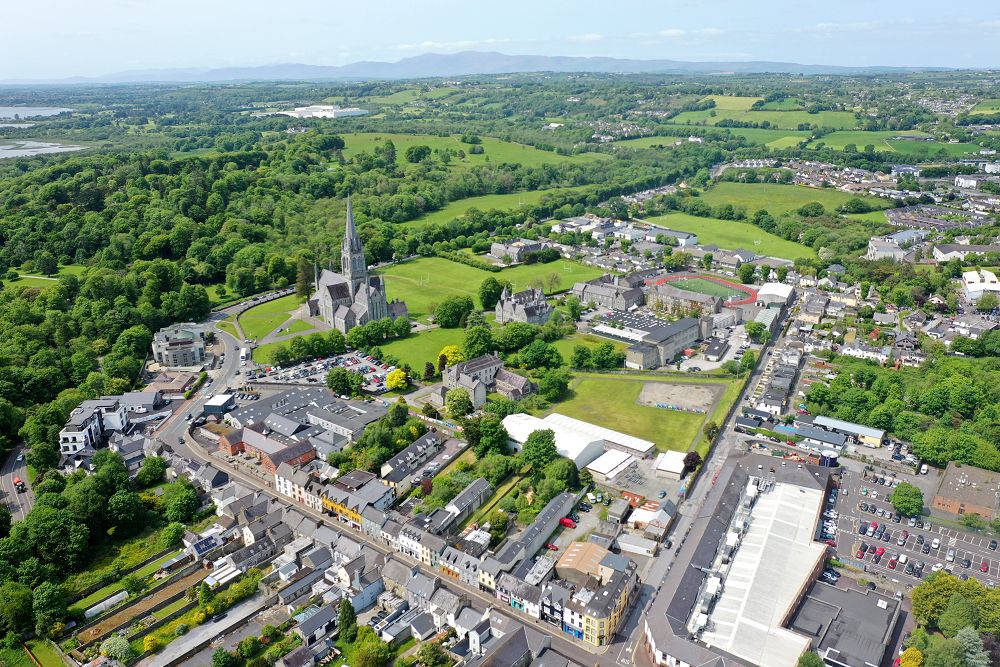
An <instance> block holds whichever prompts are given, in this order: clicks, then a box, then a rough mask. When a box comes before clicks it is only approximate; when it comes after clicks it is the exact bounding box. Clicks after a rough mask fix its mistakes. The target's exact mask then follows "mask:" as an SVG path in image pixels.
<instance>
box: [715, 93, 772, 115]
mask: <svg viewBox="0 0 1000 667" xmlns="http://www.w3.org/2000/svg"><path fill="white" fill-rule="evenodd" d="M706 99H712V100H715V108H716V109H717V110H725V111H749V109H750V107H752V106H753V103H754V102H756V101H757V100H759V99H761V98H759V97H738V96H736V95H709V96H708V97H707V98H706Z"/></svg>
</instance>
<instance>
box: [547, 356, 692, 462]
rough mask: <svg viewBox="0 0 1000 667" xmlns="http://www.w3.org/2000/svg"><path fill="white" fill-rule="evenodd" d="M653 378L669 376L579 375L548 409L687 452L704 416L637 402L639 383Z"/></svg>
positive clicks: (667, 380)
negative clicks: (565, 394) (563, 396)
mask: <svg viewBox="0 0 1000 667" xmlns="http://www.w3.org/2000/svg"><path fill="white" fill-rule="evenodd" d="M657 381H662V382H664V383H672V382H673V379H672V378H657V377H655V376H642V377H641V378H629V377H622V376H605V375H596V374H593V375H592V374H579V375H578V379H576V380H574V381H572V382H571V383H570V389H571V390H572V394H571V398H570V399H569V400H567V401H563V402H561V403H557V404H556V405H555V406H553V410H552V411H553V412H558V413H560V414H564V415H567V416H570V417H575V418H577V419H582V420H584V421H589V422H592V423H595V424H598V425H600V426H604V427H605V428H610V429H614V430H616V431H621V432H623V433H628V434H630V435H634V436H636V437H639V438H644V439H646V440H651V441H652V442H655V443H656V448H657V449H658V450H659V451H667V450H671V449H672V450H677V451H687V450H688V449H690V448H691V445H692V444H693V443H694V442H695V439H696V438H697V437H698V434H699V432H700V431H701V426H702V424H703V423H704V422H705V418H706V415H705V414H699V413H695V412H677V411H674V410H664V409H661V408H655V407H648V406H644V405H640V404H639V403H638V399H639V393H640V392H641V391H642V388H643V385H644V384H646V383H647V382H657ZM706 384H708V383H706Z"/></svg>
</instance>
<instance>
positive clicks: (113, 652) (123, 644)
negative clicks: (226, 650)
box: [101, 635, 235, 667]
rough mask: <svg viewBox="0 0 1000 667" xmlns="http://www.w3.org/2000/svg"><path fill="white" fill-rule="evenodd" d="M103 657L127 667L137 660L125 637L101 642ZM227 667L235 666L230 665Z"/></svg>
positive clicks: (114, 636)
mask: <svg viewBox="0 0 1000 667" xmlns="http://www.w3.org/2000/svg"><path fill="white" fill-rule="evenodd" d="M101 655H106V656H108V657H109V658H111V659H113V660H117V661H118V662H120V663H122V664H123V665H127V664H128V663H130V662H132V661H133V660H134V659H135V651H133V650H132V646H131V645H130V644H129V643H128V640H127V639H125V635H111V636H110V637H108V638H107V639H105V640H104V641H103V642H101ZM213 667H214V662H213ZM227 667H235V666H233V665H230V666H227Z"/></svg>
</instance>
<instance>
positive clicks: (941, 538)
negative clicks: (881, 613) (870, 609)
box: [835, 470, 1000, 587]
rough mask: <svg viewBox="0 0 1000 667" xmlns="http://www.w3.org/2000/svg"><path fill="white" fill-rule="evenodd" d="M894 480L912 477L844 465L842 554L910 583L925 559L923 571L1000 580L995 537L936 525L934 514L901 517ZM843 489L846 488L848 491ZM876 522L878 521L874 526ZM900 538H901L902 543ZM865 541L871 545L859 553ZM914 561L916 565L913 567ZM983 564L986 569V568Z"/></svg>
mask: <svg viewBox="0 0 1000 667" xmlns="http://www.w3.org/2000/svg"><path fill="white" fill-rule="evenodd" d="M895 480H902V481H911V480H909V479H908V478H904V477H903V476H902V475H899V476H898V477H893V476H892V474H889V475H886V476H883V475H882V474H875V475H874V476H873V475H868V476H867V477H865V476H863V475H862V474H861V473H858V472H854V471H847V470H845V471H844V477H843V481H842V485H841V489H840V492H839V493H838V495H837V503H836V511H837V512H838V518H837V519H836V522H837V528H836V538H835V539H836V542H837V547H836V550H837V555H838V557H839V558H840V559H841V560H843V561H844V562H852V563H855V564H857V565H858V566H859V567H863V568H864V570H865V571H866V572H869V573H872V574H875V575H878V576H881V577H885V578H886V579H888V580H889V581H892V582H894V583H900V584H905V585H910V586H914V585H916V584H917V583H918V581H919V577H918V576H916V570H917V569H919V568H918V567H917V566H918V564H919V563H921V562H922V563H924V567H923V572H922V574H923V576H926V575H928V574H930V573H931V572H933V571H937V570H942V569H943V570H947V571H950V572H952V573H953V574H954V575H955V576H958V577H961V578H963V579H967V578H969V577H976V578H978V579H980V580H981V581H982V582H983V583H984V584H986V585H987V586H989V587H992V586H993V585H995V583H996V581H998V580H1000V552H998V551H997V542H996V541H994V540H993V539H992V538H989V537H984V536H982V535H977V534H975V533H967V532H964V531H960V530H955V529H953V528H946V527H943V526H940V525H937V524H936V523H935V521H934V520H933V519H932V518H930V517H920V518H919V519H913V520H910V519H906V518H900V517H898V515H896V513H895V510H894V508H893V506H892V504H891V503H890V502H889V497H890V496H891V494H892V488H893V486H892V484H893V482H894V481H895ZM880 482H884V483H880ZM844 489H846V490H847V495H846V496H845V495H844V494H843V490H844ZM872 522H875V524H876V528H874V530H873V529H872ZM866 523H867V524H868V525H867V528H866V530H865V535H864V536H862V535H861V534H860V530H861V528H862V526H864V525H865V524H866ZM878 535H881V537H878ZM935 540H937V543H936V544H935ZM900 541H902V542H903V544H899V542H900ZM863 543H864V544H866V545H867V547H868V549H867V550H866V552H865V553H864V555H863V557H862V558H859V557H858V554H859V549H860V548H861V545H862V544H863ZM879 548H881V549H884V551H883V553H882V554H881V556H879V555H877V554H878V549H879ZM949 554H950V557H949ZM903 556H905V557H906V558H905V562H901V561H900V560H899V558H898V557H903ZM910 565H913V568H912V569H910ZM984 566H985V571H982V569H983V568H984ZM908 571H909V573H908Z"/></svg>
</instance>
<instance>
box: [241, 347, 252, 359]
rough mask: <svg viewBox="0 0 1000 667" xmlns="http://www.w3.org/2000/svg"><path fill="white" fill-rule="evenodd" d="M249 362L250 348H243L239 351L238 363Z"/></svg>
mask: <svg viewBox="0 0 1000 667" xmlns="http://www.w3.org/2000/svg"><path fill="white" fill-rule="evenodd" d="M249 360H250V348H248V347H244V348H242V349H241V350H240V361H249Z"/></svg>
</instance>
